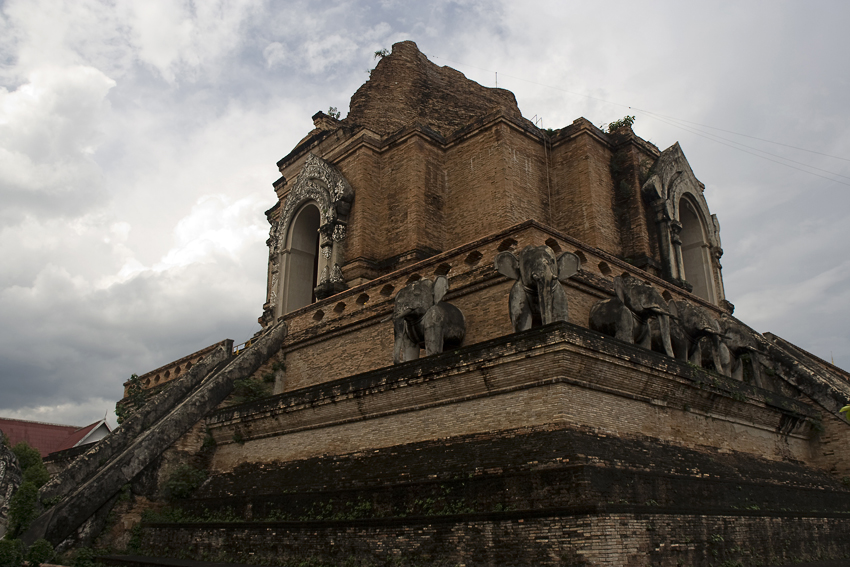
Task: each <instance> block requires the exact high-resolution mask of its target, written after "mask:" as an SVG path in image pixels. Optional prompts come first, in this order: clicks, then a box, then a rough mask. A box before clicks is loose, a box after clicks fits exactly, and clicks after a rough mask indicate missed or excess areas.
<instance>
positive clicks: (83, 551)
mask: <svg viewBox="0 0 850 567" xmlns="http://www.w3.org/2000/svg"><path fill="white" fill-rule="evenodd" d="M96 558H97V556H96V554H95V552H94V550H92V549H91V548H89V547H81V548H79V549H77V551H76V553H74V556H73V557H72V558H71V562H70V563H71V567H94V566H95V563H96Z"/></svg>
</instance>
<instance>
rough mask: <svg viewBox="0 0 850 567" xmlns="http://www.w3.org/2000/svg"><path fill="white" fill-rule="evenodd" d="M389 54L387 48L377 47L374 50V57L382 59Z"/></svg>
mask: <svg viewBox="0 0 850 567" xmlns="http://www.w3.org/2000/svg"><path fill="white" fill-rule="evenodd" d="M389 54H390V51H389V50H388V49H387V48H384V49H379V50H378V51H376V52H375V59H383V58H384V57H386V56H387V55H389Z"/></svg>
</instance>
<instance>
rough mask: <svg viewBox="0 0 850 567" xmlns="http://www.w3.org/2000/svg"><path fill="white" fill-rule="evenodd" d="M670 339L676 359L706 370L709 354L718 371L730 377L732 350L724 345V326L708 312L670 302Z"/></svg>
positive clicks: (689, 304)
mask: <svg viewBox="0 0 850 567" xmlns="http://www.w3.org/2000/svg"><path fill="white" fill-rule="evenodd" d="M669 308H670V314H671V316H672V317H673V323H671V325H670V339H671V342H672V345H673V351H674V352H675V354H676V358H678V359H679V360H684V361H687V362H690V363H691V364H695V365H697V366H702V361H703V353H705V354H707V355H708V357H709V358H710V360H711V362H712V364H713V365H714V370H715V371H717V372H718V373H719V374H723V375H725V376H730V375H731V372H730V368H729V366H730V364H729V363H730V357H729V350H728V349H727V348H726V347H725V346H724V345H723V343H722V341H721V337H722V336H723V330H722V329H721V327H720V323H719V322H718V321H717V320H716V319H714V318H712V317H711V316H709V315H708V313H706V312H705V310H704V309H701V308H699V307H697V306H696V305H693V304H691V303H688V302H687V301H675V300H674V301H670V303H669Z"/></svg>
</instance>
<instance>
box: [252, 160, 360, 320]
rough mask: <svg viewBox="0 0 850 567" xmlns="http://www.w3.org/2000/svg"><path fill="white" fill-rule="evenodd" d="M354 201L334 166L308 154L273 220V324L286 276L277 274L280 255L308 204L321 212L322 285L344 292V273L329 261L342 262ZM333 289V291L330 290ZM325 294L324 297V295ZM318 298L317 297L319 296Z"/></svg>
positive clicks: (269, 313)
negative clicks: (304, 207)
mask: <svg viewBox="0 0 850 567" xmlns="http://www.w3.org/2000/svg"><path fill="white" fill-rule="evenodd" d="M353 200H354V190H353V189H352V188H351V185H349V183H348V181H346V179H345V177H343V176H342V174H341V173H340V172H339V171H338V170H337V169H336V168H335V167H334V166H333V165H331V164H329V163H328V162H326V161H325V160H323V159H322V158H320V157H319V156H317V155H315V154H312V153H311V154H308V155H307V159H306V160H305V162H304V167H303V168H302V169H301V172H300V173H299V174H298V177H296V179H295V181H294V182H293V184H292V188H291V189H290V190H289V194H288V195H287V196H286V199H285V200H284V201H283V203H281V212H280V216H279V217H278V220H277V221H273V222H272V225H271V227H270V229H269V238H268V240H267V241H266V244H267V245H268V247H269V271H270V273H271V277H270V278H269V281H270V289H269V291H268V298H269V300H268V302H267V307H266V312H267V313H264V315H263V317H264V319H267V320H269V321H272V320H273V319H274V316H273V315H272V314H273V313H275V312H276V311H277V305H278V301H279V300H280V297H279V295H280V294H279V289H278V288H279V286H280V285H283V282H282V281H281V277H282V278H286V274H281V276H278V273H279V272H281V270H282V269H283V268H284V267H283V266H281V255H282V254H283V253H284V250H285V248H286V240H287V234H289V230H290V226H291V225H292V220H293V218H294V217H295V214H296V213H297V212H298V211H299V210H300V209H301V207H303V206H304V205H305V204H306V203H310V202H312V203H315V205H316V206H317V208H318V209H319V232H320V235H321V250H322V252H321V257H322V263H323V264H324V266H322V270H321V274H322V275H321V277H320V279H319V283H320V285H321V284H323V283H324V284H327V283H328V282H332V283H333V284H334V286H332V288H333V290H337V291H339V290H341V289H345V282H344V280H343V277H342V271H341V270H340V269H339V266H338V265H334V266H333V267H332V268H331V267H329V262H331V261H333V262H335V263H336V262H340V261H341V260H342V248H341V246H339V244H340V243H341V242H342V241H343V240H344V239H345V237H346V228H345V226H346V224H347V221H348V213H349V212H350V211H351V202H352V201H353ZM329 289H330V288H329ZM324 293H325V292H324V291H323V292H322V295H324ZM317 296H318V295H317Z"/></svg>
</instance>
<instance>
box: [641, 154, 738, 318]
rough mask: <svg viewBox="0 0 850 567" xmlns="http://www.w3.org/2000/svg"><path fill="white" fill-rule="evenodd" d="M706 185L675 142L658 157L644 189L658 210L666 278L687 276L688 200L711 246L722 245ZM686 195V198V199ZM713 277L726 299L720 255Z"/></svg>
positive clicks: (679, 279)
mask: <svg viewBox="0 0 850 567" xmlns="http://www.w3.org/2000/svg"><path fill="white" fill-rule="evenodd" d="M704 190H705V186H704V185H703V184H702V183H700V181H699V180H698V179H697V178H696V176H695V175H694V172H693V170H692V169H691V166H690V164H689V163H688V160H687V159H686V158H685V154H684V152H682V148H681V147H680V146H679V144H678V143H676V144H673V145H672V146H670V147H669V148H667V149H666V150H664V151H663V152H661V155H660V156H659V157H658V159H657V160H656V162H655V163H654V164H653V166H652V169H651V170H650V174H649V178H648V179H647V180H646V182H645V183H644V184H643V187H642V188H641V191H642V193H643V196H644V197H645V198H646V200H647V201H649V202H650V203H651V204H652V205H653V207H654V209H655V211H656V224H657V228H658V239H659V251H660V255H661V259H662V269H663V272H664V277H665V279H667V280H668V281H670V282H674V283H675V282H678V281H682V280H683V279H684V277H683V275H684V266H683V259H682V253H681V244H682V239H681V236H680V234H681V233H682V229H683V224H682V211H681V210H680V206H681V205H682V202H683V201H684V200H687V201H688V203H689V204H690V206H691V207H693V209H694V213H695V214H696V215H697V217H701V218H702V221H703V223H704V224H703V227H704V231H705V238H706V240H707V242H706V244H707V245H708V246H709V248H710V249H712V250H713V249H719V248H720V223H719V222H718V221H717V216H716V215H712V214H711V212H710V211H709V209H708V203H707V202H706V200H705V196H704V195H703V192H704ZM684 197H686V199H685V198H684ZM712 259H713V264H714V265H713V266H711V272H712V278H713V279H714V280H715V281H716V282H717V283H718V286H717V289H716V290H715V293H716V294H717V297H716V300H717V302H719V301H720V300H722V299H723V297H724V294H723V283H722V282H723V279H722V276H721V274H720V265H719V262H718V261H717V257H716V256H713V257H712Z"/></svg>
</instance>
